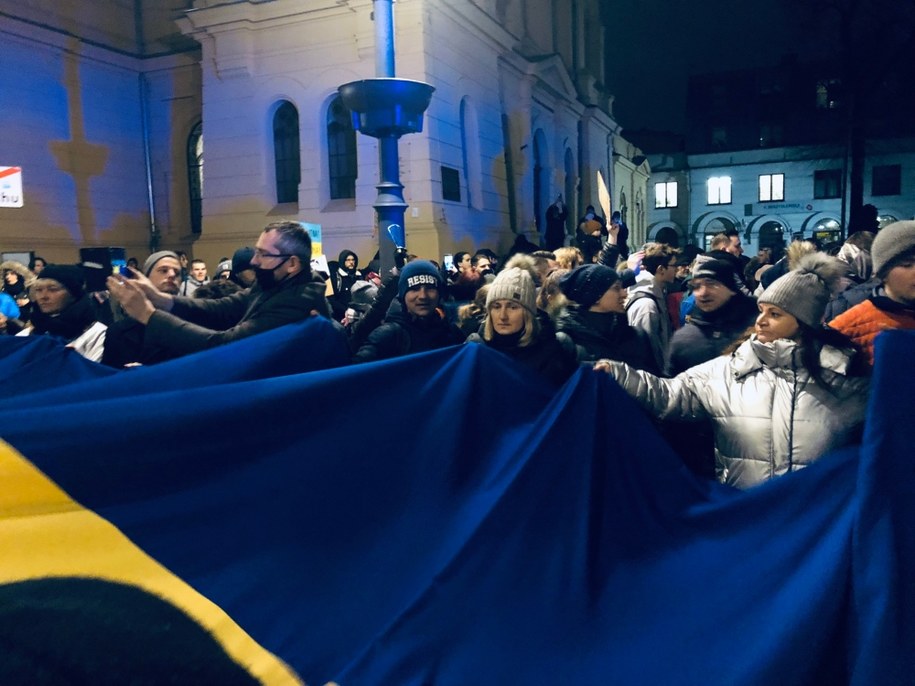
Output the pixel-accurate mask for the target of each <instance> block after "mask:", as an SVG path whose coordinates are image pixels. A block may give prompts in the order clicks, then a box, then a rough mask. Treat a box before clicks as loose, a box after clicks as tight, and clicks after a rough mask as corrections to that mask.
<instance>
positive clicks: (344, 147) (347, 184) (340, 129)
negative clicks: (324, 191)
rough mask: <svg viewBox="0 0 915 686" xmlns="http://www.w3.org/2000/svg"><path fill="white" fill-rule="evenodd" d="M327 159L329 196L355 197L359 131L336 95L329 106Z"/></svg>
mask: <svg viewBox="0 0 915 686" xmlns="http://www.w3.org/2000/svg"><path fill="white" fill-rule="evenodd" d="M327 163H328V166H329V169H328V172H329V175H328V178H329V179H330V199H331V200H339V199H343V198H355V197H356V176H357V170H358V166H357V163H356V131H355V129H353V120H352V117H351V116H350V112H349V110H348V109H346V106H345V105H344V104H343V100H342V99H341V98H340V96H337V97H336V98H334V99H333V101H332V102H331V103H330V106H329V107H328V108H327Z"/></svg>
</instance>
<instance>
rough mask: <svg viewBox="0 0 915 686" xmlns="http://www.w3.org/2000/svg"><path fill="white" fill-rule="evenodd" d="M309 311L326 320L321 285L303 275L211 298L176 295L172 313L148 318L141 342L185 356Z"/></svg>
mask: <svg viewBox="0 0 915 686" xmlns="http://www.w3.org/2000/svg"><path fill="white" fill-rule="evenodd" d="M312 311H317V312H318V314H321V315H324V316H330V307H329V305H328V304H327V300H326V299H325V297H324V281H323V280H322V279H321V278H320V277H317V278H315V279H312V277H311V276H310V275H309V274H305V273H299V274H296V275H295V276H292V277H290V278H288V279H285V280H284V281H281V282H280V283H279V284H277V285H276V286H274V287H272V288H270V289H268V290H263V289H261V287H260V286H259V285H257V284H255V285H254V286H252V287H251V288H250V289H248V290H245V291H240V292H238V293H233V294H232V295H229V296H226V297H225V298H218V299H216V300H197V299H194V298H185V297H181V296H178V297H176V298H175V300H174V305H173V306H172V310H171V312H165V311H163V310H156V311H155V313H154V314H153V315H152V317H151V318H150V320H149V323H148V324H147V325H146V335H145V344H146V345H150V346H155V347H162V348H165V349H166V350H168V351H169V352H170V353H175V354H176V355H186V354H189V353H195V352H198V351H200V350H207V349H209V348H215V347H216V346H219V345H223V344H225V343H231V342H233V341H237V340H241V339H242V338H247V337H248V336H253V335H254V334H258V333H263V332H264V331H269V330H270V329H276V328H278V327H280V326H283V325H285V324H292V323H294V322H298V321H302V320H303V319H307V318H308V317H310V316H311V313H312Z"/></svg>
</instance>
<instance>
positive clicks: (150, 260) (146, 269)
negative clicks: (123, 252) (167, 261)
mask: <svg viewBox="0 0 915 686" xmlns="http://www.w3.org/2000/svg"><path fill="white" fill-rule="evenodd" d="M163 257H174V258H175V259H176V260H177V259H178V254H177V253H174V252H172V251H171V250H160V251H159V252H154V253H153V254H152V255H150V256H149V257H147V258H146V262H144V263H143V273H144V274H146V276H149V274H150V273H151V272H152V270H153V269H154V268H155V266H156V262H158V261H159V260H161V259H162V258H163Z"/></svg>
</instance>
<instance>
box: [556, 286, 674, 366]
mask: <svg viewBox="0 0 915 686" xmlns="http://www.w3.org/2000/svg"><path fill="white" fill-rule="evenodd" d="M556 329H557V330H558V331H561V332H562V333H564V334H566V335H567V336H569V338H571V339H572V342H573V343H574V344H575V348H576V354H577V357H578V361H579V362H596V361H597V360H603V359H608V360H620V361H621V362H625V363H627V364H628V365H630V366H632V367H635V368H636V369H644V370H646V371H650V372H656V371H657V369H656V368H655V364H654V357H653V356H652V354H651V349H650V347H649V345H648V343H647V341H645V340H644V339H643V338H642V335H641V334H640V333H639V332H638V331H636V330H635V329H633V328H632V327H631V326H629V322H628V321H627V320H626V315H624V314H616V313H614V312H590V311H589V310H586V309H583V308H582V307H580V306H579V305H576V304H574V303H573V304H569V305H567V306H566V307H565V308H564V309H563V311H562V312H560V313H559V316H558V317H557V319H556Z"/></svg>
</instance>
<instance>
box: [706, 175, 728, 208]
mask: <svg viewBox="0 0 915 686" xmlns="http://www.w3.org/2000/svg"><path fill="white" fill-rule="evenodd" d="M708 204H709V205H730V204H731V177H730V176H713V177H712V178H710V179H709V180H708Z"/></svg>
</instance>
